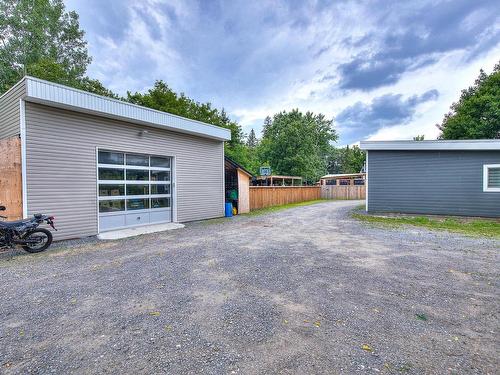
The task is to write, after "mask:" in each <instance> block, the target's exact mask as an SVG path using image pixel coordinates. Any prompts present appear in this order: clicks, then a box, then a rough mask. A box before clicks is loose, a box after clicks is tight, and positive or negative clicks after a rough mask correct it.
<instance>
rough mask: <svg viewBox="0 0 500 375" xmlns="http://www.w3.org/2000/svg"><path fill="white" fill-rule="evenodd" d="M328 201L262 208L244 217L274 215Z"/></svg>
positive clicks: (319, 200)
mask: <svg viewBox="0 0 500 375" xmlns="http://www.w3.org/2000/svg"><path fill="white" fill-rule="evenodd" d="M326 201H327V200H326V199H316V200H314V201H307V202H299V203H289V204H284V205H281V206H272V207H266V208H260V209H258V210H253V211H250V212H249V213H246V214H242V216H257V215H263V214H268V213H272V212H277V211H282V210H286V209H289V208H294V207H301V206H310V205H312V204H316V203H323V202H326Z"/></svg>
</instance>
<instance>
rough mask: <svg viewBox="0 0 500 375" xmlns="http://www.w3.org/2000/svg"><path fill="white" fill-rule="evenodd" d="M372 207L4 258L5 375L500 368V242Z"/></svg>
mask: <svg viewBox="0 0 500 375" xmlns="http://www.w3.org/2000/svg"><path fill="white" fill-rule="evenodd" d="M358 204H359V202H353V201H350V202H346V201H343V202H342V201H330V202H325V203H319V204H316V205H311V206H304V207H297V208H294V209H289V210H285V211H281V212H276V213H272V214H266V215H261V216H254V217H252V216H245V217H236V218H234V219H232V220H226V219H221V220H212V221H208V222H198V223H191V224H188V225H187V226H186V228H184V229H180V230H177V231H172V232H164V233H159V234H153V235H144V236H140V237H136V238H133V239H127V240H120V241H112V242H98V241H96V240H93V239H92V240H85V241H76V242H65V243H59V244H57V245H56V246H55V247H54V248H53V249H51V250H49V251H47V252H45V253H42V254H35V255H30V254H26V253H21V252H7V253H3V254H1V255H0V293H1V295H0V297H1V302H0V317H1V319H0V365H1V367H0V373H5V374H14V373H16V374H17V373H22V374H30V373H36V374H47V373H56V374H71V373H85V374H89V373H91V374H93V373H96V374H97V373H100V374H104V373H108V374H124V373H128V374H143V373H147V374H154V373H168V374H181V373H182V374H186V373H193V374H194V373H208V374H226V373H228V374H264V373H266V374H267V373H269V374H276V373H285V374H320V373H321V374H325V373H327V374H332V373H333V374H336V373H345V374H349V373H358V372H365V373H372V372H380V373H409V374H424V373H425V374H445V373H454V374H458V373H460V374H464V373H467V374H493V373H495V372H496V371H497V370H498V368H499V359H498V353H499V350H500V345H499V340H498V338H499V336H498V327H499V326H500V325H499V314H498V313H499V293H498V274H499V266H498V264H499V263H498V253H499V248H500V241H495V240H486V239H478V238H468V237H463V236H460V235H456V234H448V233H445V232H430V231H427V230H419V229H415V228H407V229H404V230H402V229H401V230H394V229H381V228H375V227H370V226H367V225H366V224H362V223H358V222H356V221H355V220H353V219H351V218H350V216H349V212H350V211H351V210H352V209H353V208H354V207H355V206H356V205H358Z"/></svg>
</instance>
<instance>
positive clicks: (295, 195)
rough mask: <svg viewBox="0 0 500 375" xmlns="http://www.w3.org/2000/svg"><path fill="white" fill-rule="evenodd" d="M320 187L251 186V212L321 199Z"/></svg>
mask: <svg viewBox="0 0 500 375" xmlns="http://www.w3.org/2000/svg"><path fill="white" fill-rule="evenodd" d="M320 197H321V191H320V187H319V186H251V187H250V210H257V209H259V208H265V207H271V206H280V205H283V204H288V203H298V202H305V201H312V200H315V199H320Z"/></svg>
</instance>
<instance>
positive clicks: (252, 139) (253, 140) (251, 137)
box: [247, 129, 259, 149]
mask: <svg viewBox="0 0 500 375" xmlns="http://www.w3.org/2000/svg"><path fill="white" fill-rule="evenodd" d="M258 143H259V141H258V140H257V137H256V136H255V131H254V130H253V129H251V130H250V134H248V137H247V146H248V147H249V148H251V149H254V148H255V147H257V145H258Z"/></svg>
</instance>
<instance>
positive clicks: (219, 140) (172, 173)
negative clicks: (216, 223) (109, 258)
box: [0, 77, 230, 239]
mask: <svg viewBox="0 0 500 375" xmlns="http://www.w3.org/2000/svg"><path fill="white" fill-rule="evenodd" d="M12 137H20V140H21V141H20V146H21V147H20V148H21V150H20V152H21V154H22V157H21V160H22V166H21V167H22V193H21V194H22V205H23V207H22V212H23V216H30V215H32V214H33V213H35V212H45V213H49V214H52V215H55V216H56V219H57V225H58V227H59V229H60V230H59V232H57V234H56V238H57V239H66V238H75V237H82V236H89V235H95V234H98V233H99V232H103V231H107V230H111V229H118V228H124V227H130V226H137V225H145V224H150V223H163V222H170V221H174V222H186V221H192V220H199V219H207V218H213V217H220V216H223V214H224V141H227V140H229V139H230V132H229V130H227V129H223V128H220V127H217V126H213V125H209V124H205V123H201V122H198V121H193V120H189V119H186V118H182V117H179V116H175V115H171V114H168V113H165V112H161V111H156V110H152V109H149V108H145V107H141V106H137V105H133V104H130V103H126V102H123V101H119V100H115V99H110V98H107V97H102V96H98V95H94V94H92V93H88V92H84V91H81V90H76V89H73V88H70V87H66V86H62V85H58V84H54V83H51V82H47V81H43V80H40V79H36V78H32V77H25V78H23V79H22V80H21V81H20V82H19V83H18V84H16V85H15V86H14V87H13V88H12V89H10V90H9V91H8V92H6V93H5V94H4V95H2V97H0V140H2V139H8V138H12ZM1 152H3V151H2V150H0V153H1Z"/></svg>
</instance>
